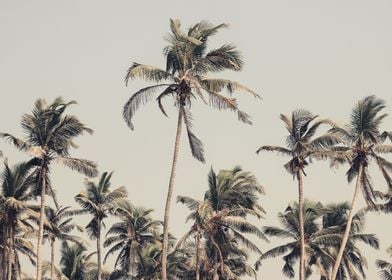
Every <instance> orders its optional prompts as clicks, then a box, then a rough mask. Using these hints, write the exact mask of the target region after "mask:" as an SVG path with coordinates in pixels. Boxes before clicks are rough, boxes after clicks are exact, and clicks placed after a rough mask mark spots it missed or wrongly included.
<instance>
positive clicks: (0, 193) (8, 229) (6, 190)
mask: <svg viewBox="0 0 392 280" xmlns="http://www.w3.org/2000/svg"><path fill="white" fill-rule="evenodd" d="M33 168H34V166H33V165H32V164H31V163H20V164H17V165H15V167H13V168H11V167H10V166H9V165H8V163H7V162H4V170H3V174H2V176H1V181H2V184H1V189H0V213H1V215H0V222H1V223H2V224H3V225H4V226H3V244H4V245H3V247H4V249H3V250H4V252H6V251H7V252H8V254H7V256H5V255H4V257H3V262H4V263H5V261H6V260H7V267H3V273H4V276H5V274H7V279H8V280H11V279H12V275H13V274H14V273H15V271H16V269H17V262H16V258H17V256H16V254H15V252H16V248H15V246H17V245H15V242H16V241H15V239H16V234H17V232H18V231H21V230H22V231H23V230H31V229H32V226H31V225H30V224H29V223H28V221H27V220H26V217H27V218H28V217H32V216H34V215H36V214H37V213H36V212H35V211H34V210H33V209H32V207H31V206H30V205H29V203H28V201H29V200H30V199H31V198H33V196H34V195H33V193H32V186H33V185H34V182H35V181H34V179H35V178H34V176H35V175H34V173H33V172H31V171H32V169H33Z"/></svg>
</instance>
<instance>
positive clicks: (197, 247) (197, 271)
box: [196, 232, 201, 280]
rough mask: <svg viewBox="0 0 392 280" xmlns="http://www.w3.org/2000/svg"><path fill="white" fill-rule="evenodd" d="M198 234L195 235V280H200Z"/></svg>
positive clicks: (199, 242)
mask: <svg viewBox="0 0 392 280" xmlns="http://www.w3.org/2000/svg"><path fill="white" fill-rule="evenodd" d="M200 244H201V241H200V232H197V235H196V280H200V254H201V253H200V251H201V250H200V249H201V248H200Z"/></svg>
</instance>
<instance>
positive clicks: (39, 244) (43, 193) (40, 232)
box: [36, 166, 46, 280]
mask: <svg viewBox="0 0 392 280" xmlns="http://www.w3.org/2000/svg"><path fill="white" fill-rule="evenodd" d="M45 196H46V167H45V166H42V167H41V205H40V212H39V229H38V241H37V274H36V280H41V278H42V240H43V235H44V219H45Z"/></svg>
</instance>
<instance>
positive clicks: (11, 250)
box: [7, 221, 14, 280]
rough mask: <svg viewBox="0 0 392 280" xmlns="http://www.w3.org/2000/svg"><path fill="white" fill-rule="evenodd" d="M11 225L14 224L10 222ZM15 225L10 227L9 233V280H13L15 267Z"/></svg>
mask: <svg viewBox="0 0 392 280" xmlns="http://www.w3.org/2000/svg"><path fill="white" fill-rule="evenodd" d="M8 222H9V223H12V221H8ZM12 236H13V225H12V224H10V225H9V231H8V269H7V272H8V274H7V279H8V280H11V279H12V272H13V269H12V268H13V265H14V245H13V238H12Z"/></svg>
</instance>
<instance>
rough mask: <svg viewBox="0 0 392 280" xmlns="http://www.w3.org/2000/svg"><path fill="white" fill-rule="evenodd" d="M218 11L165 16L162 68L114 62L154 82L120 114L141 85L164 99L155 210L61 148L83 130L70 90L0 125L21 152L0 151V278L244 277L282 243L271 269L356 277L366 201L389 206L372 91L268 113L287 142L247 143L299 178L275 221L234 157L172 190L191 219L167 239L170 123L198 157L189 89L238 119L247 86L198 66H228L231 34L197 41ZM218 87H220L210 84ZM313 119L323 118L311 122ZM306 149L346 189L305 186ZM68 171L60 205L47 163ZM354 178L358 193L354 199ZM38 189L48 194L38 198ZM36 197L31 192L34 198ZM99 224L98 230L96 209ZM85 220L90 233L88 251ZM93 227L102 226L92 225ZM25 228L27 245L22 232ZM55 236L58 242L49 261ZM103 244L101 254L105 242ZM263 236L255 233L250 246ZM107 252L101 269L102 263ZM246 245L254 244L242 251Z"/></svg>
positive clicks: (384, 270)
mask: <svg viewBox="0 0 392 280" xmlns="http://www.w3.org/2000/svg"><path fill="white" fill-rule="evenodd" d="M226 27H227V25H226V24H220V25H217V26H213V25H211V24H209V23H207V22H204V21H201V22H199V23H197V24H195V25H193V26H191V27H190V28H188V29H187V30H186V31H184V30H183V29H182V28H181V25H180V22H179V21H178V20H170V29H171V32H170V34H168V35H167V36H166V37H165V39H166V40H167V43H168V45H167V47H166V48H165V49H164V55H165V58H166V67H165V69H160V68H157V67H154V66H150V65H144V64H139V63H134V64H133V65H132V66H131V67H130V68H129V69H128V71H127V74H126V83H127V84H128V82H129V80H132V79H137V78H141V79H144V80H146V81H148V82H153V83H154V84H153V85H149V86H147V87H145V88H142V89H140V90H138V91H137V92H136V93H134V94H133V95H132V96H131V98H130V99H129V100H128V101H127V102H126V104H125V105H124V108H123V116H124V119H125V121H126V122H127V124H128V125H129V127H130V128H131V129H133V128H134V127H133V123H132V119H133V117H134V115H135V112H136V110H137V109H138V108H139V107H140V106H141V105H143V104H145V103H146V102H148V101H151V100H152V99H153V98H155V99H156V101H157V103H158V106H159V108H160V110H161V111H162V113H163V114H164V115H167V112H166V110H165V108H164V106H163V103H162V99H163V98H164V97H168V96H171V97H172V98H173V101H174V106H175V108H176V109H177V113H178V120H177V132H176V136H175V144H174V153H173V160H172V168H171V174H170V180H169V186H168V193H167V198H166V204H165V214H164V219H163V222H161V221H158V220H154V219H153V218H152V216H151V212H152V209H145V208H143V207H137V206H135V205H133V203H131V202H130V201H129V200H128V198H127V191H126V188H125V187H117V188H113V187H112V186H111V178H112V173H109V172H104V173H102V174H101V175H100V177H99V179H98V180H97V181H94V180H93V179H90V178H91V177H96V176H98V170H97V166H96V164H95V163H94V162H92V161H90V160H86V159H79V158H73V157H71V155H70V150H71V149H72V148H75V147H76V144H75V142H74V140H75V139H76V138H77V137H78V136H80V135H82V134H83V133H86V132H87V133H90V134H91V133H92V132H93V131H92V130H91V129H89V128H88V127H86V126H85V125H84V124H83V123H81V122H80V121H79V119H78V118H77V117H75V116H71V115H67V114H65V111H66V109H67V108H68V107H69V106H71V105H72V104H75V102H74V101H72V102H65V101H64V100H63V99H62V98H57V99H56V100H54V101H53V102H52V103H51V104H47V103H46V102H45V100H44V99H38V100H37V101H36V103H35V104H34V108H33V110H32V112H31V113H28V114H25V115H23V117H22V121H21V126H22V129H23V131H24V137H22V138H18V137H15V136H13V135H11V134H9V133H1V134H0V136H1V137H2V138H4V139H6V140H7V141H9V142H10V143H11V144H13V145H14V146H15V147H16V148H17V149H19V150H21V151H24V152H26V154H27V155H28V156H29V157H30V159H29V160H28V161H26V162H22V163H19V164H16V165H14V166H10V165H9V164H8V161H7V160H5V162H4V167H3V174H2V178H1V190H0V236H1V240H2V243H1V244H0V263H1V268H2V269H1V273H0V279H1V280H6V279H7V280H16V279H36V280H42V279H68V280H71V279H72V280H73V279H75V280H76V279H98V280H103V279H131V280H135V279H144V280H147V279H150V280H153V279H162V280H167V279H170V280H175V279H197V280H199V279H206V280H219V279H241V277H245V276H248V277H255V278H257V270H258V269H259V268H260V266H262V264H263V261H264V260H265V259H267V258H270V257H276V256H280V255H283V261H284V266H283V269H282V271H283V274H284V275H285V276H287V277H289V278H293V277H294V276H295V268H294V266H295V264H296V262H298V274H299V279H300V280H304V279H306V278H307V277H309V276H310V275H312V274H313V275H315V274H316V275H318V276H319V277H320V279H323V280H327V279H328V280H336V279H340V280H342V279H352V280H354V279H364V278H365V277H366V275H365V269H366V266H367V260H366V258H365V256H364V255H363V254H362V253H361V251H360V249H359V247H358V246H357V243H358V242H363V243H365V244H367V245H369V246H371V247H373V248H375V249H378V247H379V241H378V239H377V237H376V236H375V235H373V234H367V233H363V230H364V227H363V225H364V218H365V215H366V213H367V212H369V211H384V212H386V213H390V212H391V211H392V177H391V176H392V163H391V162H390V161H389V160H388V158H387V157H385V156H388V154H391V153H392V145H391V143H390V141H392V133H391V132H387V131H385V132H383V131H382V130H381V128H380V126H381V124H382V121H383V119H384V118H385V117H386V116H387V115H386V114H385V113H383V110H384V109H385V106H386V105H385V102H384V101H383V100H381V99H379V98H377V97H376V96H368V97H365V98H363V99H362V100H360V101H358V103H357V104H356V105H355V106H354V108H353V110H352V112H351V115H350V120H349V122H348V124H347V125H346V126H344V127H342V126H339V125H337V124H336V123H335V122H334V121H332V120H329V119H322V118H320V117H319V116H317V115H314V114H312V113H311V112H309V111H307V110H304V109H300V110H295V111H293V112H292V113H291V114H290V115H284V114H281V120H282V121H283V122H284V125H285V127H286V129H287V131H288V136H287V138H286V139H285V143H286V146H284V147H281V146H271V145H264V146H262V147H260V148H259V149H258V150H257V153H259V152H263V151H271V152H277V153H278V154H282V155H285V156H288V157H289V161H288V162H287V163H285V164H284V168H285V170H286V171H287V172H288V173H289V174H290V176H292V177H293V179H295V180H296V181H297V183H298V201H297V202H296V203H292V204H290V205H289V206H288V207H287V209H286V210H285V211H284V212H282V213H279V221H280V223H281V227H274V226H264V227H261V223H260V221H259V219H260V218H262V217H263V216H264V215H265V210H264V208H263V207H262V205H261V204H260V202H259V198H260V195H263V194H264V189H263V187H262V186H261V185H260V184H259V183H258V181H257V180H256V178H255V176H254V175H253V174H251V173H249V172H246V171H244V170H242V169H241V168H240V167H235V168H233V169H230V170H221V171H219V172H218V173H215V171H214V170H211V171H210V173H209V175H208V189H207V190H206V191H205V194H204V199H203V200H196V199H193V198H191V197H185V196H179V197H177V202H178V203H182V204H184V205H185V206H186V207H187V208H188V209H189V211H190V213H189V216H188V219H187V220H188V221H189V222H191V225H190V229H189V230H188V231H187V232H186V233H185V234H184V235H183V236H182V237H181V238H179V239H178V240H176V239H175V238H174V237H173V236H172V235H170V233H169V225H170V223H169V218H170V216H171V214H170V207H171V204H172V196H173V190H174V183H175V175H176V166H177V163H178V155H179V150H180V139H181V135H182V130H183V128H184V129H185V130H186V134H187V136H188V141H189V145H190V149H191V152H192V155H193V157H195V158H196V159H197V160H199V161H201V162H203V163H204V162H205V161H206V160H205V156H204V149H203V144H202V142H201V140H200V139H199V138H198V137H197V136H196V135H195V134H194V133H193V131H192V121H193V117H192V113H191V110H192V102H193V101H196V100H201V101H202V102H204V103H205V104H207V105H210V106H212V107H214V108H217V109H219V110H226V109H228V110H231V111H233V112H235V113H236V114H237V116H238V119H239V120H240V121H242V122H244V123H246V124H251V121H250V116H249V115H247V114H246V113H245V112H243V111H242V110H240V109H239V107H238V102H237V100H236V99H235V98H232V94H233V93H235V92H241V91H242V92H247V93H250V94H251V95H253V96H254V97H256V98H259V95H258V94H257V93H256V92H254V91H253V90H251V89H249V88H247V87H246V86H244V85H241V84H240V83H238V82H236V81H232V80H227V79H222V78H215V77H214V78H212V77H209V76H208V75H210V74H215V73H219V72H222V71H224V70H234V71H239V70H241V68H242V65H243V60H242V58H241V55H240V53H239V51H238V50H237V49H236V47H235V46H234V45H231V44H224V45H222V46H221V47H218V48H216V49H213V50H208V49H207V43H208V41H209V39H210V38H211V37H212V36H213V35H215V34H216V33H217V32H218V31H219V30H221V29H222V28H226ZM224 91H227V93H228V95H229V96H228V97H227V96H226V95H225V94H224V93H223V92H224ZM320 129H324V130H322V132H321V133H320ZM316 160H328V161H329V162H330V164H331V166H339V165H344V164H345V165H347V173H346V175H347V180H348V182H351V181H353V180H355V182H356V183H355V188H354V192H353V198H352V201H351V203H338V204H331V205H325V206H324V205H322V204H321V203H319V202H314V201H307V200H306V199H305V186H304V184H303V177H304V176H307V173H306V172H305V170H306V167H307V166H308V165H309V164H311V163H312V162H313V161H316ZM55 162H56V163H59V164H62V165H64V166H65V167H69V168H71V169H72V170H75V171H78V172H80V173H82V174H84V175H86V176H87V177H89V178H87V179H86V180H85V190H84V191H83V192H81V193H79V194H77V195H76V196H75V201H76V202H77V204H78V205H79V208H78V209H71V208H70V207H64V206H61V203H60V202H59V201H58V198H57V192H56V190H55V187H54V184H53V183H52V181H51V178H50V174H51V172H52V169H51V165H52V163H55ZM371 164H375V165H376V166H377V167H378V169H379V170H380V171H381V176H382V177H383V178H384V179H385V182H386V184H387V186H388V190H387V191H379V190H375V189H374V188H373V184H372V180H371V176H370V171H369V166H370V165H371ZM361 191H362V194H363V198H364V199H365V201H366V203H367V207H365V208H362V209H357V208H358V207H357V201H358V197H359V193H360V192H361ZM48 197H50V198H51V199H52V201H53V203H52V204H53V205H54V207H53V208H52V207H50V206H48V203H47V201H46V198H48ZM37 200H39V202H38V203H37V202H36V201H37ZM76 215H90V216H91V217H92V219H91V220H90V221H89V222H88V224H87V225H83V226H81V225H78V224H77V223H75V221H74V220H73V217H74V216H76ZM108 220H110V224H111V226H110V227H109V228H108V230H107V231H106V228H105V221H108ZM83 231H85V232H86V233H87V235H88V237H89V238H90V239H91V240H94V241H95V242H96V246H95V247H96V250H94V251H93V252H89V251H88V249H87V248H88V247H87V241H86V240H84V238H82V236H83V235H81V232H83ZM105 231H106V233H105ZM269 237H279V238H285V239H288V240H289V241H288V243H285V244H283V245H280V246H277V247H274V248H271V249H267V250H264V249H263V250H262V249H261V245H263V244H264V242H268V240H269V239H268V238H269ZM32 239H36V244H37V245H36V247H34V244H33V242H32ZM44 241H47V242H48V243H49V245H50V252H51V257H50V261H43V256H42V251H43V244H44ZM56 241H59V242H61V250H60V261H59V265H57V262H56ZM102 247H104V248H105V250H106V254H105V255H104V256H103V254H102V253H104V251H105V250H102ZM263 247H264V246H263ZM22 255H23V256H27V258H28V259H30V261H31V263H32V264H33V265H34V266H35V267H36V275H35V277H31V276H27V275H25V274H24V271H23V269H22V267H21V261H20V257H21V256H22ZM111 256H114V259H115V262H114V267H113V269H112V270H111V271H106V270H105V269H103V267H102V265H103V263H105V262H106V261H107V260H108V258H109V257H111ZM252 256H257V261H256V263H252ZM377 266H378V267H379V268H380V276H381V277H382V279H392V269H391V268H392V265H391V264H390V263H388V262H387V261H381V260H378V261H377Z"/></svg>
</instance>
